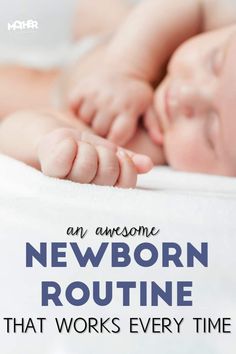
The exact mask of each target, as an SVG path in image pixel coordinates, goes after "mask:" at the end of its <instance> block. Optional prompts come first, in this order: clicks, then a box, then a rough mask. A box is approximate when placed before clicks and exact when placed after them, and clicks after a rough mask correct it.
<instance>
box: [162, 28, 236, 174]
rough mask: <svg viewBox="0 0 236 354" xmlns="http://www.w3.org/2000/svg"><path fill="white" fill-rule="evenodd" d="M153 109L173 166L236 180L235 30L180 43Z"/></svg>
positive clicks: (205, 35)
mask: <svg viewBox="0 0 236 354" xmlns="http://www.w3.org/2000/svg"><path fill="white" fill-rule="evenodd" d="M155 106H156V109H157V113H158V116H159V119H160V124H161V126H162V129H163V133H164V148H165V152H166V158H167V161H168V163H169V164H170V165H171V166H172V167H174V168H176V169H178V170H184V171H192V172H203V173H213V174H220V175H228V176H236V26H231V27H228V28H225V29H221V30H218V31H213V32H209V33H205V34H202V35H200V36H197V37H195V38H193V39H191V40H189V41H187V42H186V43H184V44H183V45H182V46H181V47H180V48H179V49H178V50H177V51H176V52H175V54H174V55H173V57H172V59H171V61H170V63H169V66H168V72H167V76H166V78H165V79H164V80H163V82H162V83H161V84H160V86H159V87H158V89H157V91H156V99H155Z"/></svg>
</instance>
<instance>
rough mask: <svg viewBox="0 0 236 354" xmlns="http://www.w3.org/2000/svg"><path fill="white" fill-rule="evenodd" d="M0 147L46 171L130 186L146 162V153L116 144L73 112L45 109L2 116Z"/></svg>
mask: <svg viewBox="0 0 236 354" xmlns="http://www.w3.org/2000/svg"><path fill="white" fill-rule="evenodd" d="M0 152H1V153H3V154H6V155H9V156H11V157H13V158H15V159H18V160H20V161H23V162H25V163H27V164H28V165H30V166H32V167H35V168H37V169H39V170H41V171H42V172H43V173H44V174H45V175H47V176H50V177H56V178H61V179H68V180H71V181H74V182H79V183H92V184H97V185H106V186H118V187H123V188H132V187H135V185H136V180H137V174H139V173H146V172H148V171H149V170H150V169H151V168H152V163H151V160H150V159H149V158H148V157H146V156H143V155H140V154H136V153H133V152H130V151H128V150H121V149H119V148H117V147H116V146H115V145H114V144H112V143H111V142H108V141H106V140H104V139H102V138H100V137H97V136H95V135H93V134H91V133H90V132H88V128H87V127H84V126H83V125H82V124H81V122H78V121H77V120H74V118H73V116H69V115H68V114H64V113H57V112H54V111H49V110H48V111H19V112H15V113H13V114H11V115H9V116H7V117H5V118H3V119H2V121H1V123H0Z"/></svg>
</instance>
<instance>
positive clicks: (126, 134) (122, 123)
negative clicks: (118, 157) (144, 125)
mask: <svg viewBox="0 0 236 354" xmlns="http://www.w3.org/2000/svg"><path fill="white" fill-rule="evenodd" d="M136 129H137V119H136V117H133V116H132V114H130V113H123V114H121V115H119V116H118V117H117V118H116V119H115V121H114V123H113V124H112V127H111V130H110V133H109V135H108V139H109V140H111V141H112V142H113V143H115V144H117V145H119V146H124V145H125V144H127V143H128V142H129V140H130V139H131V138H132V137H133V136H134V135H135V132H136Z"/></svg>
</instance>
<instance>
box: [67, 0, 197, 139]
mask: <svg viewBox="0 0 236 354" xmlns="http://www.w3.org/2000/svg"><path fill="white" fill-rule="evenodd" d="M200 12H201V11H200V5H199V3H198V2H196V1H195V0H189V1H183V0H181V1H180V0H177V1H174V2H173V1H172V0H171V1H170V0H166V1H162V0H155V1H154V0H149V1H145V2H143V3H141V5H139V6H137V8H136V9H135V10H134V11H133V12H132V13H131V15H130V16H128V18H127V20H126V21H125V23H124V24H123V25H122V26H121V27H120V29H119V30H118V32H117V34H115V35H114V38H113V39H112V40H111V41H110V43H108V45H107V46H105V48H104V53H103V56H102V57H101V59H100V60H99V61H98V62H97V66H96V67H95V69H94V68H93V69H92V70H91V72H90V74H89V75H87V76H86V77H85V78H84V79H83V80H80V82H78V85H77V87H76V89H75V90H74V93H73V94H72V98H71V107H73V110H74V111H75V112H76V113H77V114H78V115H79V117H80V118H81V119H82V120H83V121H84V122H86V123H87V124H91V126H92V127H93V129H94V130H95V131H96V132H97V133H98V134H100V135H103V136H108V137H109V138H110V139H111V140H113V141H114V142H116V143H119V144H125V143H127V141H129V140H130V138H132V136H133V135H134V133H135V130H136V126H137V121H138V119H139V117H140V116H141V115H143V114H144V113H145V112H146V111H147V109H148V108H149V107H150V105H151V104H152V99H153V89H152V84H154V82H156V81H157V80H158V79H160V77H161V74H162V73H161V72H162V67H163V64H164V63H166V61H167V60H168V58H169V56H170V55H171V53H172V52H173V51H174V49H175V48H176V47H177V46H178V45H179V44H180V43H181V42H183V41H184V40H186V39H187V38H189V37H191V36H192V35H194V34H196V33H197V32H198V31H200V23H201V21H200V18H201V15H200ZM183 18H184V19H186V20H185V21H183ZM183 22H184V23H183Z"/></svg>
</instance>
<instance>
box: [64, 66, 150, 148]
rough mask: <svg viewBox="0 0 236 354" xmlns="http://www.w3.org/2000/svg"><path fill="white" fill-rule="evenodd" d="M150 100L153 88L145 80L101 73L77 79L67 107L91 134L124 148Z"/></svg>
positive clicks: (118, 74)
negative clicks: (94, 133) (88, 126)
mask: <svg viewBox="0 0 236 354" xmlns="http://www.w3.org/2000/svg"><path fill="white" fill-rule="evenodd" d="M114 69H115V68H114ZM152 99H153V89H152V87H151V86H150V85H149V84H148V83H146V82H145V81H142V80H139V79H136V78H133V77H130V76H128V75H125V74H121V73H111V72H110V71H104V70H103V72H101V73H99V72H96V73H95V74H94V75H91V76H89V77H87V78H85V79H82V80H80V82H79V83H78V85H77V87H76V88H75V89H74V91H73V92H72V94H71V98H70V102H69V104H70V107H71V109H72V110H73V112H74V113H75V114H76V115H77V116H79V118H80V119H81V120H82V121H83V122H85V123H86V124H88V125H91V127H92V129H93V130H94V132H96V133H97V134H98V135H100V136H102V137H107V138H108V139H109V140H111V141H112V142H114V143H116V144H118V145H120V146H124V145H125V144H126V143H127V142H128V141H129V140H130V139H131V138H132V137H133V136H134V134H135V131H136V127H137V123H138V120H139V118H140V117H141V116H142V115H143V114H144V113H145V111H146V110H147V108H148V107H149V106H150V104H151V102H152Z"/></svg>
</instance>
